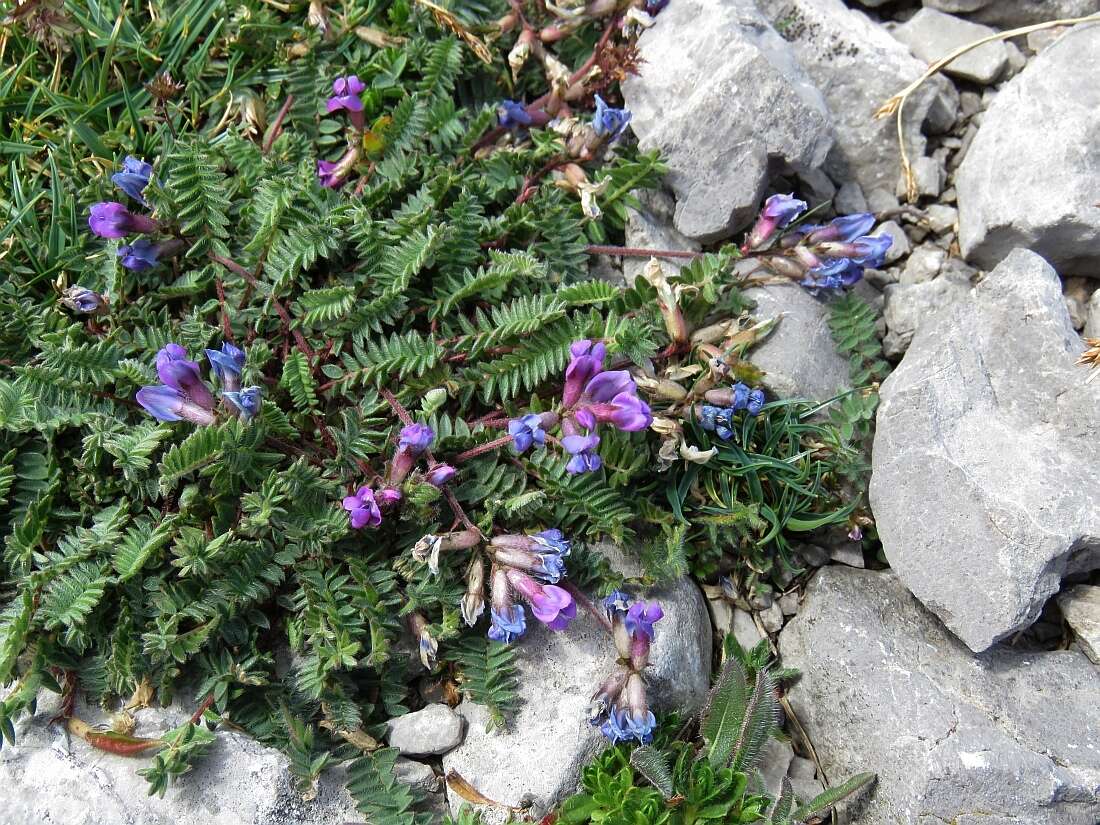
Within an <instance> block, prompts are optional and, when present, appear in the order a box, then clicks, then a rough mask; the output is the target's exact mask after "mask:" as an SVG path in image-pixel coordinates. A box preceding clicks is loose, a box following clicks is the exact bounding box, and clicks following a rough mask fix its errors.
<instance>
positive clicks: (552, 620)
mask: <svg viewBox="0 0 1100 825" xmlns="http://www.w3.org/2000/svg"><path fill="white" fill-rule="evenodd" d="M505 575H506V576H507V577H508V583H509V584H511V585H512V587H514V588H515V589H516V592H517V593H519V594H520V595H521V596H523V597H524V598H525V599H527V601H528V602H529V603H530V605H531V612H532V613H534V614H535V618H536V619H538V620H539V621H540V622H542V623H543V624H544V625H546V626H547V627H548V628H550V629H551V630H565V628H566V627H568V626H569V623H570V622H571V621H573V618H574V617H575V616H576V615H577V605H576V603H575V602H574V601H573V597H572V596H571V595H570V594H569V591H568V590H563V589H562V588H560V587H558V586H556V585H553V584H545V585H544V584H539V583H538V582H537V581H535V580H534V579H532V578H531V577H530V576H528V575H527V574H526V573H523V572H520V571H519V570H514V569H512V570H507V571H506V572H505Z"/></svg>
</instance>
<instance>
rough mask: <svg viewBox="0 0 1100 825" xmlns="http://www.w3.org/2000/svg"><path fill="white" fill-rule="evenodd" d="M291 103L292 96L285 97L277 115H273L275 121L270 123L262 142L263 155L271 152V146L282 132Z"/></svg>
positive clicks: (292, 101)
mask: <svg viewBox="0 0 1100 825" xmlns="http://www.w3.org/2000/svg"><path fill="white" fill-rule="evenodd" d="M293 103H294V95H287V96H286V100H285V101H284V102H283V105H282V107H281V108H280V109H279V113H278V114H277V115H275V120H274V121H273V122H272V124H271V129H270V131H268V133H267V138H266V139H265V140H264V145H263V153H264V154H265V155H266V154H267V153H268V152H270V151H271V146H272V145H273V144H274V143H275V141H276V140H278V139H279V135H280V133H281V132H282V131H283V121H284V120H285V119H286V115H287V112H289V111H290V107H291V106H292V105H293Z"/></svg>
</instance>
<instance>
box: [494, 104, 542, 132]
mask: <svg viewBox="0 0 1100 825" xmlns="http://www.w3.org/2000/svg"><path fill="white" fill-rule="evenodd" d="M497 119H498V120H499V121H500V125H501V126H502V127H504V128H505V129H519V128H520V127H522V126H530V125H531V124H532V123H533V122H534V121H533V119H532V118H531V115H530V114H528V112H527V107H526V106H524V105H523V104H522V103H520V102H519V101H518V100H502V101H500V104H499V105H498V106H497Z"/></svg>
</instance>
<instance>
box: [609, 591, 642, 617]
mask: <svg viewBox="0 0 1100 825" xmlns="http://www.w3.org/2000/svg"><path fill="white" fill-rule="evenodd" d="M633 602H634V599H633V598H632V597H631V596H630V594H629V593H627V592H625V591H622V590H612V591H611V592H610V593H608V594H607V595H606V596H604V599H603V609H604V613H606V614H607V618H608V619H610V620H614V619H615V617H616V616H625V615H626V611H627V610H628V609H630V605H631V604H633Z"/></svg>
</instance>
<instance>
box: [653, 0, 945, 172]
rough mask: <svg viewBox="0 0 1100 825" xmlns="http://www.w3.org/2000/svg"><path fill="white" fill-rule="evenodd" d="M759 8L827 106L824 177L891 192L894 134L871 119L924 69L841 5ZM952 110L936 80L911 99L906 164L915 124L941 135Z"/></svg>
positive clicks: (917, 132) (786, 2)
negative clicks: (829, 139)
mask: <svg viewBox="0 0 1100 825" xmlns="http://www.w3.org/2000/svg"><path fill="white" fill-rule="evenodd" d="M760 7H761V9H762V10H763V11H764V13H765V14H767V16H768V18H769V19H770V20H771V21H772V25H774V26H775V27H776V29H777V30H778V31H779V32H780V34H782V36H783V38H784V39H786V40H787V41H789V42H790V44H791V46H792V47H793V49H794V53H795V57H796V58H797V59H798V62H799V64H800V65H801V66H802V68H803V69H804V70H805V71H806V74H808V75H809V76H810V79H811V80H812V81H813V82H814V84H815V85H816V86H817V88H818V89H820V90H821V93H822V94H823V95H824V96H825V101H826V103H827V104H828V106H829V113H830V115H831V118H832V123H833V137H834V144H833V148H832V150H831V151H830V152H829V155H828V157H827V158H826V161H825V171H826V172H828V173H829V175H830V177H832V178H833V180H836V181H845V182H846V181H853V180H854V181H856V182H857V183H859V185H860V186H861V187H862V188H863V191H864V192H868V193H869V192H871V190H873V189H876V188H883V189H887V190H890V191H893V189H894V185H895V184H896V183H897V179H898V173H899V170H900V168H901V166H900V151H899V149H898V143H897V134H896V131H895V128H896V127H895V125H894V121H893V119H891V118H885V119H883V120H874V119H873V118H872V115H873V114H874V112H875V110H876V109H877V108H878V107H879V106H881V105H882V104H883V103H885V102H886V101H887V100H888V99H889V98H890V97H891V96H892V95H894V94H896V93H897V92H898V91H899V90H900V89H903V88H904V87H905V86H906V85H908V84H909V83H911V82H912V81H913V80H915V79H916V78H917V77H918V76H920V74H921V73H922V72H923V71H924V69H925V64H924V63H921V61H919V60H917V59H916V58H915V57H913V56H912V55H911V54H910V53H909V49H908V48H906V47H905V46H904V45H903V44H901V43H899V42H898V41H897V40H895V39H894V38H893V37H892V36H891V35H890V34H889V32H887V31H886V29H884V28H883V27H882V26H880V25H878V24H877V23H875V22H873V21H872V20H871V19H870V18H869V17H867V15H866V14H864V13H862V12H860V11H856V10H854V9H849V8H848V7H847V6H845V5H844V3H842V2H841V0H772V1H771V2H767V3H763V2H762V3H760ZM669 8H672V4H670V5H669ZM662 14H663V12H662ZM957 108H958V93H957V92H956V91H955V88H954V86H953V85H952V84H951V83H950V82H949V81H947V80H946V79H944V78H939V77H935V78H932V79H931V80H930V81H929V82H928V83H926V84H924V86H922V87H921V88H920V89H919V90H918V91H917V92H916V93H915V94H914V95H913V96H912V97H911V98H910V99H909V102H908V103H907V104H906V109H905V110H906V118H905V121H906V124H907V127H906V132H905V140H906V146H907V147H908V150H909V156H910V157H911V158H914V159H915V158H919V157H922V156H923V155H924V149H925V139H924V136H923V135H922V134H921V124H922V123H924V122H925V121H926V120H927V121H929V122H930V123H933V122H934V125H935V126H936V127H937V128H939V129H941V130H945V129H947V128H949V127H950V126H951V124H952V123H953V121H954V119H955V110H956V109H957Z"/></svg>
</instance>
